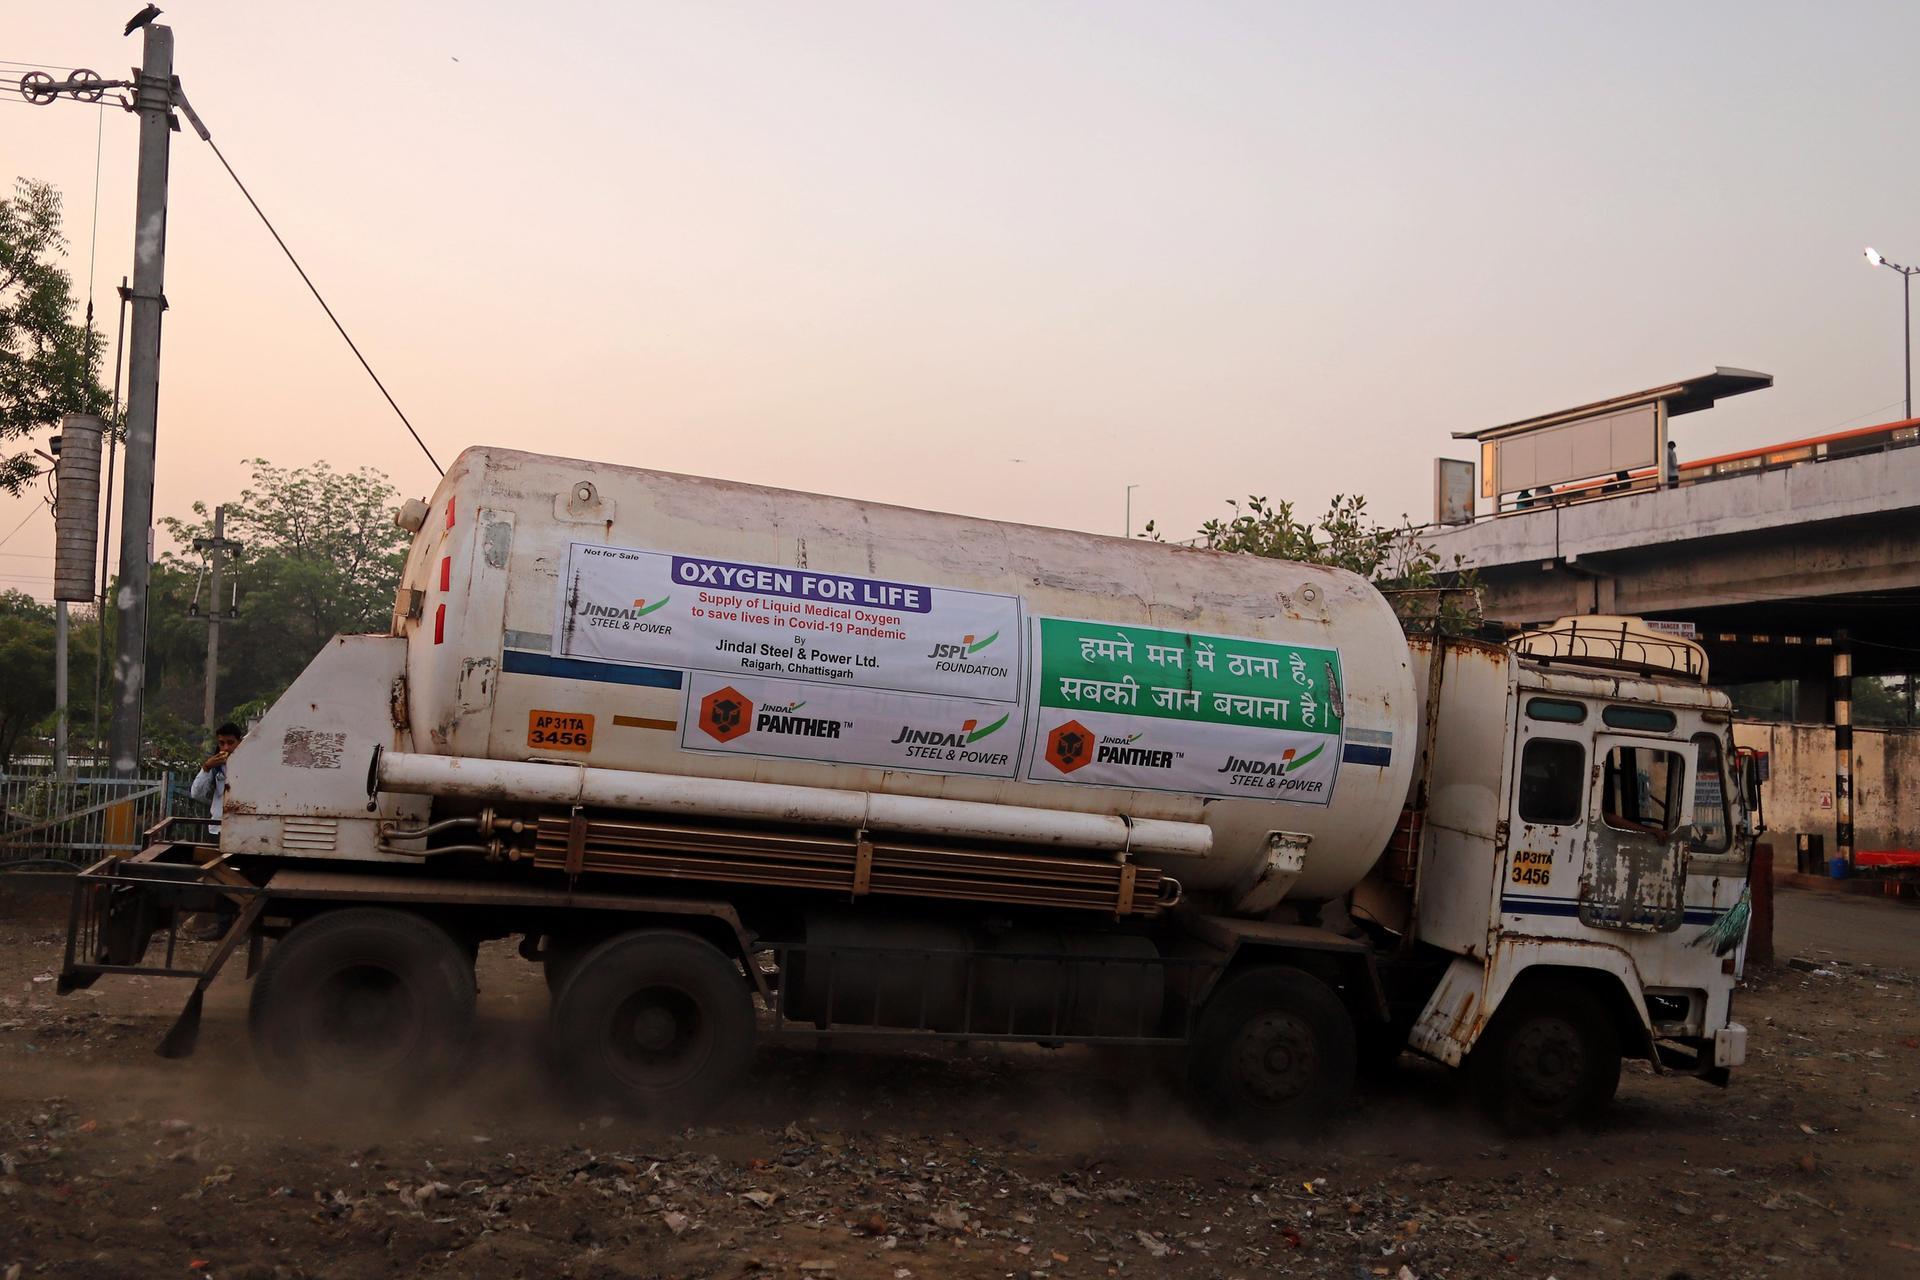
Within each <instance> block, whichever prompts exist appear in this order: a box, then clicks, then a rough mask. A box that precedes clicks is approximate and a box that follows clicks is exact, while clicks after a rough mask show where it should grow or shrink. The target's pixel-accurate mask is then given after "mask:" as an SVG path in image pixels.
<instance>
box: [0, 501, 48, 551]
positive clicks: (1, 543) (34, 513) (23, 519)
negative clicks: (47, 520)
mask: <svg viewBox="0 0 1920 1280" xmlns="http://www.w3.org/2000/svg"><path fill="white" fill-rule="evenodd" d="M39 514H40V508H39V507H37V506H36V507H34V509H33V510H31V511H29V512H27V514H26V515H24V516H21V517H20V523H19V524H17V525H15V526H13V533H9V534H8V535H7V536H6V537H4V538H0V547H4V546H6V545H7V544H8V543H9V542H12V541H13V534H14V533H18V532H20V531H21V530H22V529H24V528H26V527H27V521H29V520H31V519H33V518H34V517H35V516H37V515H39Z"/></svg>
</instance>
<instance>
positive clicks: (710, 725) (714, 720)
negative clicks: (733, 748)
mask: <svg viewBox="0 0 1920 1280" xmlns="http://www.w3.org/2000/svg"><path fill="white" fill-rule="evenodd" d="M752 726H753V700H752V699H751V698H749V697H747V695H746V694H744V693H741V692H740V691H739V690H738V689H736V688H734V687H733V686H732V685H728V686H726V687H725V688H723V689H715V690H714V691H713V692H712V693H710V694H708V695H707V696H706V697H704V698H702V699H700V728H701V729H702V730H703V731H704V732H705V733H706V735H707V736H708V737H709V738H712V739H713V740H714V741H715V742H732V741H733V740H734V739H735V738H737V737H739V736H740V735H741V734H743V733H745V732H746V731H747V730H748V729H749V728H751V727H752Z"/></svg>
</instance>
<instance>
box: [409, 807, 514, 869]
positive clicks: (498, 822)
mask: <svg viewBox="0 0 1920 1280" xmlns="http://www.w3.org/2000/svg"><path fill="white" fill-rule="evenodd" d="M521 829H522V824H521V823H520V822H518V821H514V820H511V819H505V818H498V817H496V816H495V815H494V812H493V810H491V809H482V810H481V811H480V812H479V813H478V814H477V815H475V816H473V817H471V818H442V819H441V820H440V821H438V822H430V823H428V824H427V825H426V826H424V827H402V826H401V825H399V824H398V823H395V822H383V823H381V824H380V839H379V841H378V842H377V843H376V844H375V846H374V847H375V848H377V849H378V850H379V851H380V852H381V853H387V854H395V855H398V856H399V857H402V858H437V857H439V856H440V855H441V854H445V853H478V854H482V855H484V856H486V857H487V858H490V859H492V860H493V861H495V862H498V861H500V860H501V859H502V858H506V857H511V856H512V851H511V850H509V849H508V848H507V847H506V845H505V843H504V842H502V841H501V840H500V839H499V838H498V837H496V838H494V839H492V840H489V841H487V842H486V843H485V844H440V845H433V846H431V847H428V846H425V845H422V846H420V847H418V848H406V847H404V846H403V845H400V844H396V843H394V842H395V841H407V842H412V841H416V840H426V839H428V838H429V837H431V836H436V835H439V834H440V833H442V832H445V831H478V832H480V833H482V834H486V833H488V832H493V831H500V830H512V831H519V830H521Z"/></svg>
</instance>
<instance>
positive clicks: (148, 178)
mask: <svg viewBox="0 0 1920 1280" xmlns="http://www.w3.org/2000/svg"><path fill="white" fill-rule="evenodd" d="M145 40H146V46H145V49H144V50H143V52H142V54H141V62H140V70H139V77H138V80H137V83H136V85H135V87H134V110H136V111H137V112H139V113H140V167H139V181H138V186H137V188H136V193H135V209H134V237H133V347H132V350H131V352H130V353H129V356H128V362H127V424H126V426H127V458H126V466H125V471H124V472H123V473H122V474H123V477H124V478H123V480H122V490H121V492H122V495H123V496H122V499H121V504H120V589H119V592H118V594H117V597H116V599H115V601H114V605H115V607H116V609H118V611H119V617H120V627H119V635H118V637H117V640H118V643H117V644H116V646H115V654H114V663H113V666H114V678H115V683H116V684H117V686H118V688H117V691H116V696H115V699H114V705H113V724H112V729H111V733H110V739H109V748H108V754H109V756H110V757H111V758H112V768H113V772H114V774H115V775H117V776H119V777H123V778H130V777H133V776H134V775H135V774H137V773H138V772H139V769H140V734H141V711H142V704H143V699H144V696H145V692H146V683H147V582H148V578H149V570H150V568H151V563H150V556H151V554H152V553H151V550H150V549H149V536H150V531H151V529H152V526H153V455H154V432H155V426H156V424H157V421H158V417H159V403H160V314H161V312H162V311H163V310H165V308H166V298H165V294H164V290H165V287H166V266H167V152H168V147H169V143H170V142H171V139H170V137H169V136H168V134H169V131H170V130H171V128H172V127H173V29H172V28H171V27H164V26H160V25H158V24H149V25H148V26H147V28H146V32H145Z"/></svg>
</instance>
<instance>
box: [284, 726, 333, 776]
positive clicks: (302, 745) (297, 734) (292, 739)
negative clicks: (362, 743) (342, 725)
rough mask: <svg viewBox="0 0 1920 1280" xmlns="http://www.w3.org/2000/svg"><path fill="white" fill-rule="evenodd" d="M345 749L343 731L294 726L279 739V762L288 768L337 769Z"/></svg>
mask: <svg viewBox="0 0 1920 1280" xmlns="http://www.w3.org/2000/svg"><path fill="white" fill-rule="evenodd" d="M346 749H347V735H346V734H344V733H331V732H328V731H327V730H324V729H303V728H298V727H295V728H292V729H289V730H287V734H286V736H285V737H284V738H282V739H281V740H280V763H281V764H282V765H285V766H286V767H287V768H289V769H338V768H339V767H340V757H341V755H342V754H343V753H344V752H345V751H346Z"/></svg>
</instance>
